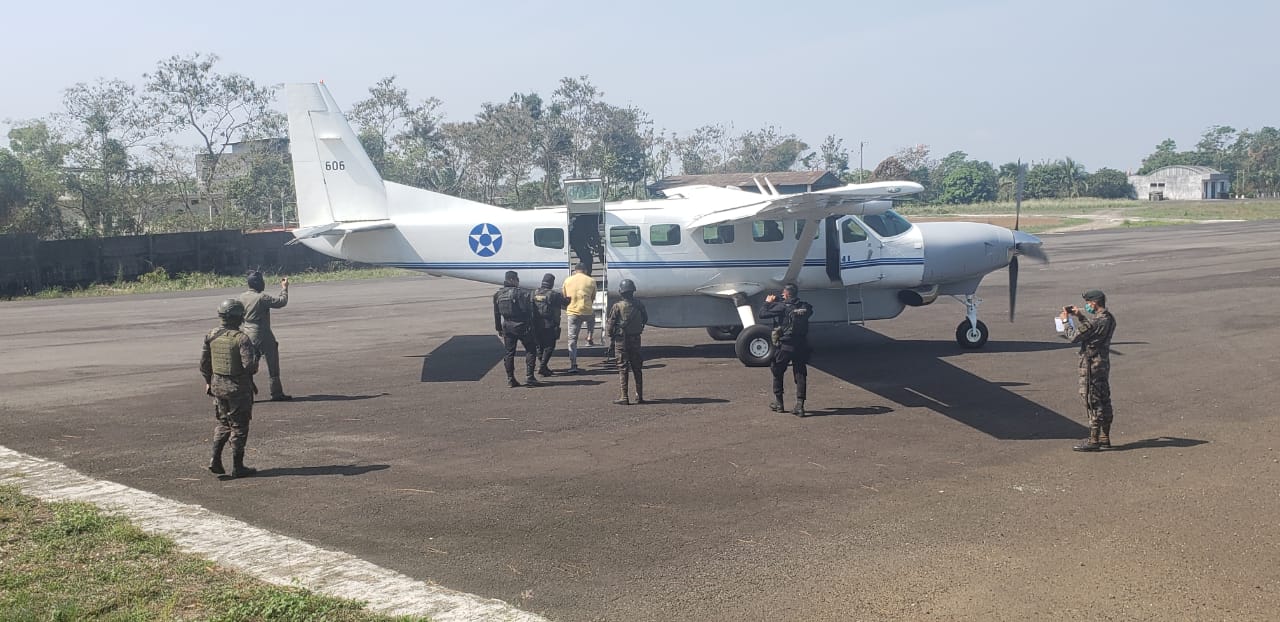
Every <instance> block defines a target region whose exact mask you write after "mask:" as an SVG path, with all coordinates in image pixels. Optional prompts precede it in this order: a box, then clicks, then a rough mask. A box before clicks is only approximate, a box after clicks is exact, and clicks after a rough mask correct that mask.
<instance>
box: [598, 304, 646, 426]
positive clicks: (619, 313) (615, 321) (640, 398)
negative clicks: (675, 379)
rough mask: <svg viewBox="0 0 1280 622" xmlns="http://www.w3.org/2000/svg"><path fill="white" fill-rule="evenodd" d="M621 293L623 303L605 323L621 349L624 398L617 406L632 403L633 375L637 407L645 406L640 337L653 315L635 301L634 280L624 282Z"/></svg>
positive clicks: (620, 372)
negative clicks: (630, 378)
mask: <svg viewBox="0 0 1280 622" xmlns="http://www.w3.org/2000/svg"><path fill="white" fill-rule="evenodd" d="M618 293H619V294H621V295H622V300H619V301H618V302H615V303H614V304H613V306H612V307H610V308H609V316H608V319H607V320H605V332H606V333H608V334H609V336H610V337H612V338H613V340H614V343H616V344H617V345H618V353H619V358H620V359H621V360H620V361H619V365H618V383H619V386H620V387H621V389H622V396H621V397H619V398H618V399H617V400H616V401H614V403H615V404H630V403H631V401H630V398H629V396H628V394H627V374H628V372H630V373H632V374H635V376H636V403H637V404H643V403H645V402H644V371H643V369H642V366H643V365H644V359H643V358H641V357H640V333H643V332H644V325H645V324H647V323H649V313H648V312H647V311H645V309H644V303H642V302H640V301H639V300H636V299H635V293H636V284H635V282H634V281H632V280H631V279H623V280H622V283H620V284H619V285H618Z"/></svg>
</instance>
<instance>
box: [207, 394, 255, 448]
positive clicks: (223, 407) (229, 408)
mask: <svg viewBox="0 0 1280 622" xmlns="http://www.w3.org/2000/svg"><path fill="white" fill-rule="evenodd" d="M213 414H214V416H215V417H217V419H218V424H217V425H216V426H214V428H213V443H214V447H215V453H221V451H222V446H223V445H225V444H226V442H227V439H228V438H230V439H231V451H232V452H233V453H235V454H237V455H244V447H245V445H246V444H247V443H248V442H249V420H250V419H252V418H253V394H252V393H249V394H248V395H236V396H233V397H226V398H223V397H215V398H213Z"/></svg>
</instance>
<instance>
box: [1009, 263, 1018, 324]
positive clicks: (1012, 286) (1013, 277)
mask: <svg viewBox="0 0 1280 622" xmlns="http://www.w3.org/2000/svg"><path fill="white" fill-rule="evenodd" d="M1017 306H1018V256H1017V255H1014V256H1013V258H1011V259H1009V321H1010V322H1012V321H1013V312H1014V310H1015V309H1016V308H1017Z"/></svg>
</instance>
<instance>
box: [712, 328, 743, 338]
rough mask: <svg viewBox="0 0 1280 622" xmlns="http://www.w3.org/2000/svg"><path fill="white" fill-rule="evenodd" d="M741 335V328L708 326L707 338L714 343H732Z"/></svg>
mask: <svg viewBox="0 0 1280 622" xmlns="http://www.w3.org/2000/svg"><path fill="white" fill-rule="evenodd" d="M741 333H742V327H741V326H708V327H707V336H709V337H711V338H712V339H714V340H716V341H733V340H734V339H737V338H738V335H739V334H741Z"/></svg>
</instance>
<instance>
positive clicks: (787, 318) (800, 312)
mask: <svg viewBox="0 0 1280 622" xmlns="http://www.w3.org/2000/svg"><path fill="white" fill-rule="evenodd" d="M782 293H783V296H782V300H774V301H772V302H765V303H764V306H763V307H761V308H760V318H761V319H772V320H773V340H774V345H775V346H776V347H777V352H776V353H774V355H773V363H772V364H770V365H769V370H770V371H772V372H773V403H771V404H769V409H770V410H772V411H774V412H782V411H784V410H786V407H785V406H783V403H782V396H783V388H782V378H783V375H785V374H786V372H787V366H788V365H790V366H791V374H792V376H793V377H794V378H795V381H796V405H795V408H792V409H791V414H793V415H796V416H798V417H803V416H805V414H806V413H805V410H804V400H805V393H806V389H807V388H808V383H809V367H808V363H809V354H810V353H811V352H812V349H811V348H810V347H809V318H811V317H813V306H812V305H810V304H809V303H807V302H804V301H802V300H800V298H799V297H798V296H799V288H797V287H796V286H795V285H794V284H792V283H788V284H787V285H786V286H785V287H783V288H782Z"/></svg>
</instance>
